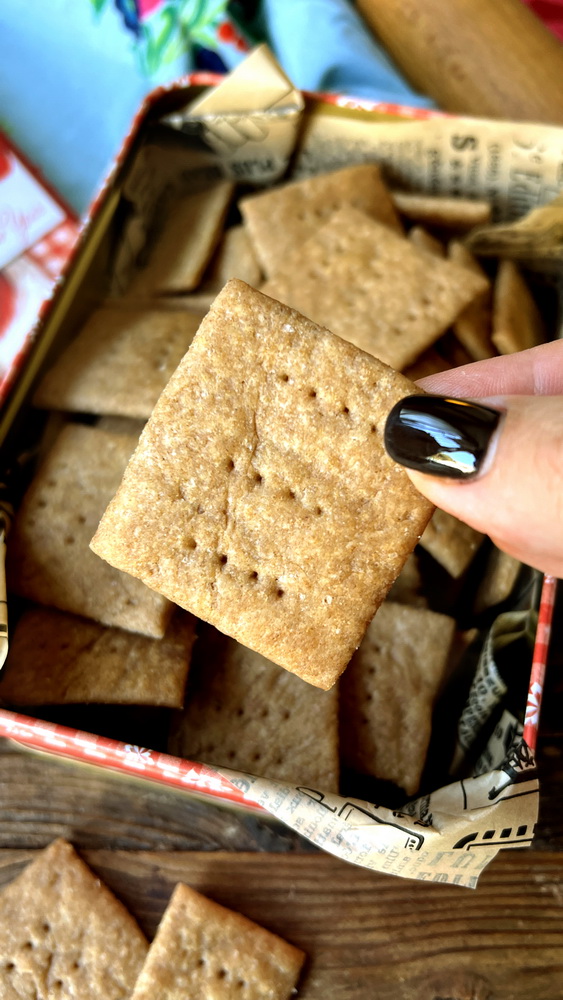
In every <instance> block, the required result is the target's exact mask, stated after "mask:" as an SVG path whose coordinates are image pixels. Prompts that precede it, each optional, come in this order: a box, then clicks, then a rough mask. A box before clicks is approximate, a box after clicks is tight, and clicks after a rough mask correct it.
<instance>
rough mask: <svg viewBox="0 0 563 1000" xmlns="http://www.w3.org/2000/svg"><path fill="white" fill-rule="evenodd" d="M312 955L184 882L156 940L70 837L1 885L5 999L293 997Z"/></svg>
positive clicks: (0, 987)
mask: <svg viewBox="0 0 563 1000" xmlns="http://www.w3.org/2000/svg"><path fill="white" fill-rule="evenodd" d="M304 960H305V954H304V952H303V951H301V950H300V949H299V948H296V947H295V946H294V945H292V944H289V943H288V942H287V941H284V940H283V939H282V938H280V937H278V936H277V935H276V934H274V933H272V932H271V931H269V930H266V929H265V928H264V927H260V926H259V925H258V924H255V923H254V922H253V921H251V920H249V919H248V918H247V917H245V916H243V915H242V914H240V913H235V912H233V911H232V910H228V909H226V908H225V907H224V906H220V905H219V904H218V903H215V902H214V901H213V900H211V899H208V898H206V897H205V896H202V895H201V894H200V893H198V892H196V891H195V890H194V889H191V888H190V887H188V886H187V885H184V884H183V883H178V885H177V886H176V889H175V890H174V893H173V895H172V898H171V899H170V901H169V904H168V906H167V908H166V910H165V912H164V914H163V916H162V919H161V921H160V924H159V927H158V929H157V933H156V937H155V939H154V941H153V942H152V944H150V945H149V942H148V941H147V940H146V938H145V936H144V934H143V933H142V931H141V929H140V927H139V926H138V924H137V923H136V921H135V920H134V918H133V917H132V916H131V915H130V913H128V911H127V910H126V909H125V907H124V906H123V905H122V904H121V903H120V902H119V901H118V900H117V899H116V898H115V896H114V895H113V894H112V893H111V892H110V890H109V889H108V888H107V887H106V886H105V885H103V883H102V882H100V880H99V879H98V878H97V877H96V876H95V875H94V873H93V872H92V871H91V870H90V869H89V868H88V866H87V865H86V864H85V863H84V861H82V859H81V858H80V857H79V856H78V854H77V853H76V852H75V850H74V849H73V847H72V846H71V845H70V844H69V843H67V842H66V841H64V840H56V841H54V843H52V844H51V845H50V846H49V847H48V848H47V849H46V850H45V851H42V852H41V853H40V854H39V856H38V857H37V858H36V859H35V860H34V861H33V862H32V863H31V864H30V865H28V867H27V868H26V869H24V871H23V872H22V874H21V875H19V876H18V877H17V878H16V879H15V880H14V881H13V882H12V883H11V884H10V885H8V886H7V887H6V888H5V889H4V890H3V891H2V893H0V994H1V996H2V997H3V998H4V1000H22V998H24V997H25V998H28V997H35V998H36V1000H52V998H54V997H57V998H60V1000H71V998H76V997H80V998H81V1000H101V998H104V1000H106V998H107V1000H109V998H112V1000H155V998H158V1000H174V998H176V997H184V996H185V997H187V996H194V997H195V996H198V997H213V998H214V1000H223V998H225V1000H226V998H227V997H233V996H240V997H242V998H244V1000H289V997H291V996H293V995H294V994H295V992H296V990H295V986H296V983H297V981H298V979H299V975H300V972H301V968H302V965H303V962H304Z"/></svg>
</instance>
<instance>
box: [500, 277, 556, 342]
mask: <svg viewBox="0 0 563 1000" xmlns="http://www.w3.org/2000/svg"><path fill="white" fill-rule="evenodd" d="M545 339H546V336H545V327H544V325H543V320H542V318H541V315H540V312H539V309H538V307H537V305H536V303H535V301H534V299H533V297H532V293H531V292H530V290H529V288H528V286H527V284H526V282H525V281H524V278H523V277H522V274H521V272H520V271H519V269H518V267H517V266H516V264H515V263H514V261H512V260H501V261H500V263H499V267H498V271H497V277H496V281H495V286H494V292H493V333H492V341H493V344H494V345H495V347H496V348H497V350H498V351H499V353H500V354H514V353H515V352H516V351H525V350H527V349H528V348H529V347H536V346H537V345H538V344H543V343H544V341H545Z"/></svg>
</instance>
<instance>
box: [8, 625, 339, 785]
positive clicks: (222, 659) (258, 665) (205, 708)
mask: <svg viewBox="0 0 563 1000" xmlns="http://www.w3.org/2000/svg"><path fill="white" fill-rule="evenodd" d="M1 690H2V688H1V684H0V693H1ZM169 750H170V753H173V754H175V755H176V756H179V757H187V758H188V759H190V760H201V761H204V762H205V763H206V764H212V765H216V766H218V767H232V768H235V770H238V771H248V772H250V773H251V774H256V775H264V776H266V777H268V778H272V779H274V780H276V781H298V782H299V783H300V784H302V785H303V784H305V785H308V786H309V787H311V788H322V789H323V791H327V792H338V691H337V688H336V687H334V688H333V689H332V690H331V691H319V690H318V689H317V688H314V687H311V686H310V685H309V684H305V682H304V681H302V680H301V679H300V678H299V677H295V676H294V675H293V674H290V673H288V671H287V670H283V669H282V668H281V667H278V666H276V664H275V663H272V662H271V661H270V660H266V659H265V657H263V656H260V654H259V653H255V652H253V651H252V650H251V649H247V648H246V646H241V645H240V643H238V642H235V640H234V639H230V638H228V636H224V635H222V634H221V633H220V632H217V631H216V630H215V629H213V628H211V627H210V626H207V627H206V628H205V627H204V629H203V632H202V635H201V636H200V638H199V639H198V641H197V645H196V649H195V657H194V663H193V666H192V669H191V671H190V686H189V691H188V695H187V704H186V708H185V709H184V711H183V712H182V714H181V715H179V716H178V718H177V720H176V722H175V724H174V727H173V731H172V735H171V739H170V744H169Z"/></svg>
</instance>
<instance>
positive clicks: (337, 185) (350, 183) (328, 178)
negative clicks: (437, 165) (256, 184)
mask: <svg viewBox="0 0 563 1000" xmlns="http://www.w3.org/2000/svg"><path fill="white" fill-rule="evenodd" d="M344 205H350V206H354V207H355V208H358V209H360V211H362V212H364V213H365V214H366V215H369V216H370V217H372V218H374V219H379V221H380V222H382V223H383V224H384V225H386V226H389V227H390V228H391V229H394V230H395V231H396V232H398V233H402V232H403V227H402V225H401V223H400V221H399V217H398V215H397V213H396V211H395V209H394V207H393V202H392V201H391V198H390V197H389V192H388V190H387V188H386V186H385V183H384V181H383V179H382V177H381V171H380V169H379V167H378V166H377V165H376V164H375V163H364V164H359V165H357V166H352V167H344V169H343V170H335V171H333V172H332V173H328V174H318V175H317V176H315V177H308V178H307V179H306V180H303V181H294V182H293V183H291V184H285V185H284V186H283V187H277V188H273V189H271V190H269V191H261V192H260V193H259V194H253V195H250V196H249V197H247V198H243V199H242V200H241V201H240V210H241V213H242V215H243V217H244V220H245V222H246V225H247V227H248V231H249V234H250V237H251V239H252V241H253V243H254V247H255V250H256V254H257V256H258V259H259V260H260V263H261V265H262V268H263V270H264V272H265V274H266V275H268V276H272V275H274V274H275V273H276V271H278V270H279V268H280V267H283V265H284V262H285V259H286V257H287V255H288V254H291V253H292V252H293V251H294V250H296V249H298V248H299V247H301V246H302V244H303V243H304V242H305V241H306V240H308V239H309V237H310V236H312V235H313V234H314V233H315V232H316V230H317V229H318V228H319V226H321V225H323V223H325V222H326V221H327V219H328V218H329V217H330V216H331V215H332V214H333V213H334V212H335V211H336V210H337V209H339V208H342V207H343V206H344ZM249 283H250V282H249Z"/></svg>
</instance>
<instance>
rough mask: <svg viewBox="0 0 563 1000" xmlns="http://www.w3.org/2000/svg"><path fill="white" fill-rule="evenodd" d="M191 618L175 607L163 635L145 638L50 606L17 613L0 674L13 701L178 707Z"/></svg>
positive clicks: (0, 689)
mask: <svg viewBox="0 0 563 1000" xmlns="http://www.w3.org/2000/svg"><path fill="white" fill-rule="evenodd" d="M194 639H195V620H194V618H192V616H191V615H189V614H187V613H186V612H185V611H181V612H177V613H176V615H175V616H174V618H173V619H172V621H171V622H170V625H169V626H168V628H167V630H166V634H165V636H164V638H163V639H149V638H148V637H147V636H144V635H134V634H133V633H131V632H124V631H122V630H121V629H116V628H106V627H105V626H104V625H100V624H98V622H92V621H88V620H87V619H86V618H78V617H76V616H75V615H68V614H65V613H64V612H62V611H55V610H53V609H52V608H40V607H38V608H32V609H30V610H29V611H25V612H24V614H23V615H22V617H21V618H20V620H19V622H18V625H17V628H16V630H15V632H14V636H13V639H12V641H11V643H10V650H9V653H8V659H7V661H6V664H5V666H4V668H3V670H2V672H1V673H0V698H1V699H2V700H3V701H4V702H6V703H8V704H12V705H69V704H80V703H92V702H94V703H98V704H104V705H158V706H162V707H166V708H181V707H182V705H183V704H184V689H185V686H186V678H187V675H188V669H189V666H190V657H191V649H192V646H193V643H194Z"/></svg>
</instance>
